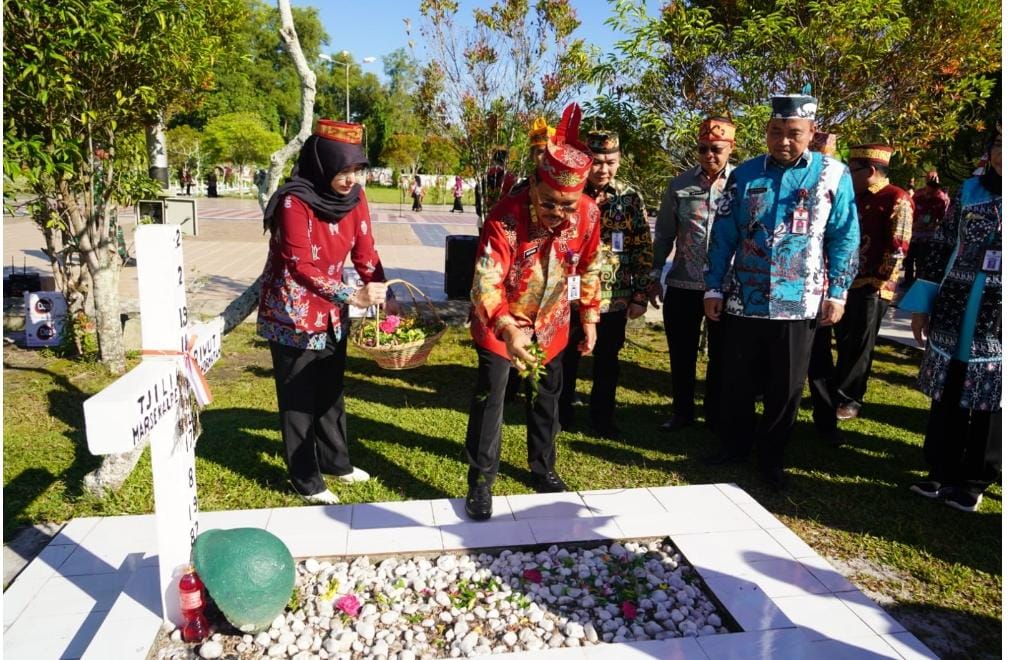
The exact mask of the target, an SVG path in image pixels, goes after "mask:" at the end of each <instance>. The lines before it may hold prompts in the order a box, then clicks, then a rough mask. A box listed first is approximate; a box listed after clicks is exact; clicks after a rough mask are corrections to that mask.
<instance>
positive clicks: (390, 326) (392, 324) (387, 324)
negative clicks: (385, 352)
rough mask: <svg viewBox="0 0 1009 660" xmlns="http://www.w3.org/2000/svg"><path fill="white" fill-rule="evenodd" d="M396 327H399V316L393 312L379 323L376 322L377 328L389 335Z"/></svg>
mask: <svg viewBox="0 0 1009 660" xmlns="http://www.w3.org/2000/svg"><path fill="white" fill-rule="evenodd" d="M398 327H399V317H398V316H396V315H395V314H390V315H389V316H387V317H385V319H384V320H383V321H382V322H381V323H379V324H378V329H379V330H381V331H382V332H384V333H386V334H388V335H391V334H392V333H394V332H396V328H398Z"/></svg>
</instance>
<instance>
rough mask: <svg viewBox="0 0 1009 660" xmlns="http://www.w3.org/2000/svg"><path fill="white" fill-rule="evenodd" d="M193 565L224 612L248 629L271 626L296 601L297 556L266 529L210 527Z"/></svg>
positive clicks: (198, 543)
mask: <svg viewBox="0 0 1009 660" xmlns="http://www.w3.org/2000/svg"><path fill="white" fill-rule="evenodd" d="M193 565H194V566H195V567H196V573H197V575H199V576H200V579H201V580H203V584H205V585H206V587H207V592H208V593H209V594H210V597H211V598H213V599H214V602H215V603H217V607H218V608H220V610H221V613H222V614H224V616H225V618H227V619H228V621H230V622H231V625H233V626H235V627H236V628H238V629H239V630H241V631H243V632H255V631H259V630H266V629H267V628H269V627H270V623H272V622H273V620H274V619H275V618H276V616H277V615H278V614H280V613H281V612H283V611H284V607H285V606H286V605H287V603H288V602H289V601H290V600H291V592H292V590H293V589H294V578H295V571H294V558H293V557H291V552H290V550H288V549H287V546H286V545H284V542H283V541H281V540H280V539H279V538H277V537H276V536H274V535H273V534H271V533H270V532H267V531H266V530H263V529H255V528H252V527H239V528H237V529H223V530H222V529H211V530H207V531H206V532H203V533H202V534H200V535H199V536H197V537H196V543H194V544H193Z"/></svg>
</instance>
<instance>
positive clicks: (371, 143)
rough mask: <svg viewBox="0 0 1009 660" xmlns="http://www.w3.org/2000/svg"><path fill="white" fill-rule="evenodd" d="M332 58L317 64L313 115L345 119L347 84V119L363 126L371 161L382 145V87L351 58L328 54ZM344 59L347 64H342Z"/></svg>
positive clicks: (383, 93) (373, 76) (376, 155)
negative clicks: (348, 107) (348, 104)
mask: <svg viewBox="0 0 1009 660" xmlns="http://www.w3.org/2000/svg"><path fill="white" fill-rule="evenodd" d="M332 60H333V61H332V62H327V61H325V60H323V61H320V63H319V68H318V71H317V74H316V103H315V112H316V115H318V116H319V117H327V118H330V119H337V120H339V121H345V120H346V119H347V117H346V114H347V110H346V103H347V88H348V86H349V89H350V121H352V122H356V123H360V124H364V125H365V127H366V135H365V138H366V139H367V141H368V149H367V151H368V157H369V159H370V160H374V159H376V158H377V157H378V155H379V153H380V152H381V148H382V139H383V136H384V131H382V127H383V126H384V118H383V111H384V109H385V98H386V90H385V89H383V88H382V83H381V81H380V80H379V79H378V76H376V75H375V74H374V73H371V72H365V71H364V70H363V69H362V68H361V65H360V63H358V62H356V61H354V60H353V59H352V57H349V58H348V57H347V56H344V55H342V54H337V55H333V56H332ZM347 62H349V65H350V66H346V65H345V63H347Z"/></svg>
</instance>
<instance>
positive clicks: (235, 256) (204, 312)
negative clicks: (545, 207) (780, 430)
mask: <svg viewBox="0 0 1009 660" xmlns="http://www.w3.org/2000/svg"><path fill="white" fill-rule="evenodd" d="M197 208H198V216H197V217H198V220H199V225H198V227H199V235H198V236H186V237H185V240H184V241H183V259H184V264H185V267H186V270H187V275H186V281H187V282H188V283H189V287H190V290H189V292H188V300H189V305H190V310H191V312H192V313H193V314H195V315H196V316H197V317H199V316H206V317H209V316H215V315H217V314H219V313H220V312H221V310H223V309H224V308H225V307H226V306H227V304H228V303H229V302H231V301H232V300H233V299H234V298H235V297H236V296H238V295H239V294H240V293H241V292H242V291H244V290H245V289H246V288H247V287H248V286H249V285H250V284H252V282H254V281H255V280H256V278H257V277H259V274H260V273H261V272H262V269H263V263H264V262H265V259H266V249H267V248H266V243H267V238H266V236H265V235H264V234H263V228H262V211H260V208H259V204H258V202H256V201H255V200H254V199H251V198H246V199H236V198H216V199H207V198H199V199H197ZM449 208H450V207H449V206H447V205H446V206H428V207H427V208H426V209H425V210H424V211H423V212H420V213H414V212H412V211H410V210H409V209H407V208H406V207H400V205H398V204H372V222H373V225H374V232H375V239H376V242H377V244H378V249H379V253H380V254H381V256H382V262H383V263H384V264H385V266H386V272H387V274H388V275H389V277H395V278H401V279H405V280H407V281H409V282H410V283H412V284H414V285H416V286H417V287H418V288H420V289H421V290H422V291H423V292H424V293H425V295H427V296H428V297H429V298H431V299H432V300H435V301H443V300H446V295H445V291H444V277H445V237H446V236H449V235H453V234H463V235H476V233H477V216H476V214H475V213H462V214H457V213H450V212H449ZM119 218H120V222H121V225H122V227H123V231H124V234H125V235H126V243H127V245H128V246H129V247H130V249H131V250H132V243H133V241H132V236H133V231H134V229H135V227H136V224H135V218H136V214H135V211H134V209H132V208H126V209H120V211H119ZM41 246H42V237H41V234H40V233H39V231H38V230H37V229H36V228H35V225H34V224H32V223H31V222H30V221H29V220H28V219H27V218H24V217H15V218H10V217H5V218H4V236H3V263H4V264H6V265H7V267H6V268H5V269H4V273H5V274H6V273H8V272H9V271H10V264H11V263H12V261H13V263H14V264H15V266H16V267H17V269H18V270H20V269H21V267H22V266H23V265H24V266H25V267H27V268H28V270H29V271H31V270H36V271H39V272H41V273H49V272H50V269H49V264H48V261H47V260H46V258H45V255H44V254H43V253H42V250H41ZM119 293H120V300H121V303H122V306H123V311H124V312H127V313H136V312H137V311H138V310H139V304H138V299H137V296H138V293H137V276H136V266H135V264H130V265H127V266H126V267H125V268H124V269H123V270H122V273H121V277H120V290H119ZM645 318H646V320H648V321H654V322H661V321H662V313H661V311H660V310H656V309H652V308H651V307H649V310H648V313H647V314H646V316H645ZM252 319H254V317H250V320H252ZM880 336H881V338H883V339H884V340H890V341H895V342H898V343H901V344H906V345H909V346H915V343H914V339H913V337H912V336H911V331H910V323H909V318H908V315H907V314H906V313H903V312H899V311H898V310H896V309H893V308H891V309H890V311H889V313H888V314H887V317H886V319H885V320H884V322H883V326H882V328H881V330H880Z"/></svg>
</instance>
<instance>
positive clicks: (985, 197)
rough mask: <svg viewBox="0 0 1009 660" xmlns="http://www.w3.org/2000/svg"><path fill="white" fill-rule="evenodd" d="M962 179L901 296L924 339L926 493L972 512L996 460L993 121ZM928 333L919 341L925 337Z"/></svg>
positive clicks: (998, 173) (998, 222) (996, 162)
mask: <svg viewBox="0 0 1009 660" xmlns="http://www.w3.org/2000/svg"><path fill="white" fill-rule="evenodd" d="M987 156H988V160H987V164H986V166H985V168H984V170H983V171H982V173H981V174H980V175H977V176H973V177H971V178H970V179H967V180H966V181H964V184H963V187H962V188H961V189H960V192H959V193H958V194H957V197H956V200H955V201H954V202H953V204H952V205H950V207H949V210H948V211H947V212H946V217H945V218H944V219H943V221H942V223H941V224H940V225H939V227H938V228H937V230H936V233H935V236H934V237H933V238H932V239H931V240H930V241H929V242H928V243H927V244H926V245H925V255H924V264H923V266H922V268H921V272H920V273H919V274H918V277H917V279H916V280H915V283H914V285H913V286H912V287H911V288H910V289H909V290H908V292H907V294H906V295H905V296H904V298H903V300H902V301H901V304H900V306H901V308H903V309H905V310H908V311H910V312H912V316H911V329H912V331H913V332H914V337H915V339H916V340H917V341H918V343H919V344H924V345H925V357H924V359H923V360H922V364H921V373H920V374H919V377H918V383H919V386H920V387H921V389H922V390H923V391H924V392H925V394H928V395H929V396H930V397H931V398H932V408H931V410H930V411H929V416H928V426H927V428H926V430H925V446H924V449H925V463H926V464H927V465H928V476H927V477H926V478H925V480H923V481H919V482H917V483H914V484H912V485H911V490H912V491H913V492H915V493H918V494H919V495H923V496H925V497H929V498H933V499H939V500H942V501H943V502H945V503H946V504H948V505H950V506H952V507H954V508H957V509H960V510H961V511H977V510H978V507H979V506H980V505H981V499H982V496H983V494H984V492H985V490H987V488H988V486H990V485H991V484H992V483H993V482H994V481H995V480H996V479H998V477H999V474H1000V472H1001V469H1002V445H1001V438H1002V127H1001V125H999V126H998V128H997V130H996V133H995V136H994V137H993V139H992V140H991V141H990V142H989V143H988V150H987ZM926 339H927V343H926V341H925V340H926Z"/></svg>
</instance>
